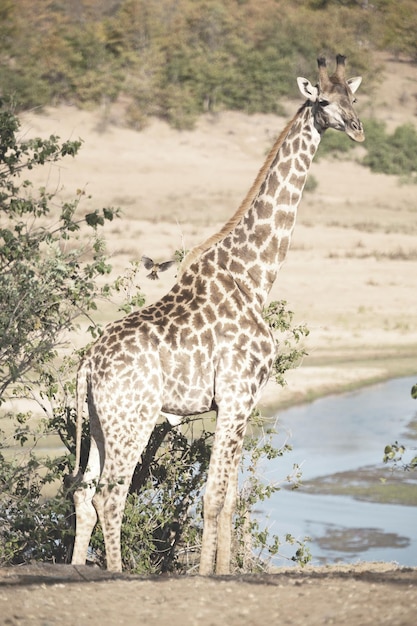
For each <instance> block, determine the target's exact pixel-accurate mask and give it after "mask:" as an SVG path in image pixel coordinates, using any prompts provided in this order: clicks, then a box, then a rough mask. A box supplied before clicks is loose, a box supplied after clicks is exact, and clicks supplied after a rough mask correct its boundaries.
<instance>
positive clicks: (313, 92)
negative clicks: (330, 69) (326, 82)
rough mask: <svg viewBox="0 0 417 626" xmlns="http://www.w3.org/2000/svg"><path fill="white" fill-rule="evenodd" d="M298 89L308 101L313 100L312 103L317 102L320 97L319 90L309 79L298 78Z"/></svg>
mask: <svg viewBox="0 0 417 626" xmlns="http://www.w3.org/2000/svg"><path fill="white" fill-rule="evenodd" d="M297 83H298V89H299V90H300V91H301V94H302V95H303V96H304V98H307V100H311V102H315V101H316V100H317V98H318V95H319V90H318V89H317V87H314V86H313V85H312V84H311V83H310V81H309V80H307V78H303V77H302V76H299V77H298V78H297Z"/></svg>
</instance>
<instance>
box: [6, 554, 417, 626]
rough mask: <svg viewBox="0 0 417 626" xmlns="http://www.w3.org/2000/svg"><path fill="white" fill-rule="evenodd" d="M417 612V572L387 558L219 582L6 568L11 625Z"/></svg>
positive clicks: (175, 623)
mask: <svg viewBox="0 0 417 626" xmlns="http://www.w3.org/2000/svg"><path fill="white" fill-rule="evenodd" d="M416 611H417V569H415V568H413V569H411V568H403V569H400V568H397V567H395V566H393V565H387V564H370V563H368V564H366V566H364V565H358V566H353V567H352V566H349V567H336V566H335V567H320V568H309V567H308V568H306V569H304V570H302V571H300V570H294V569H292V570H282V571H280V573H279V574H264V575H258V576H254V575H251V576H239V577H234V576H226V577H224V576H221V577H211V578H205V577H200V576H186V577H159V578H151V577H146V578H145V577H138V576H128V575H111V574H108V573H107V572H102V571H100V570H97V569H93V568H90V567H87V566H84V567H73V566H65V565H61V566H58V565H56V566H53V565H34V566H25V567H18V568H10V569H3V570H0V623H1V624H2V625H4V626H55V625H58V624H59V625H65V626H81V625H83V626H85V625H87V624H94V625H96V624H97V625H100V626H115V625H117V624H120V625H130V624H132V625H133V624H144V625H146V626H153V625H155V626H165V625H167V626H218V625H220V624H224V625H225V626H226V625H227V626H246V625H247V626H249V625H253V626H258V625H261V624H262V625H265V624H271V625H273V624H297V625H299V624H302V625H303V626H316V625H318V624H337V626H353V625H355V626H364V625H365V624H370V625H372V626H376V625H379V624H387V626H388V625H389V626H394V625H395V626H412V625H414V624H415V622H416Z"/></svg>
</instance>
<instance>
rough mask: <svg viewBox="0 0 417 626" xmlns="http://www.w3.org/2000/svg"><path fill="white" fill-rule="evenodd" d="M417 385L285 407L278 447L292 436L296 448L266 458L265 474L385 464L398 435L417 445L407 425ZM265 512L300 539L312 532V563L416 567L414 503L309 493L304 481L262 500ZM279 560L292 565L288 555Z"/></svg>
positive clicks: (263, 517)
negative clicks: (296, 468)
mask: <svg viewBox="0 0 417 626" xmlns="http://www.w3.org/2000/svg"><path fill="white" fill-rule="evenodd" d="M415 383H416V378H401V379H393V380H390V381H387V382H385V383H381V384H378V385H374V386H372V387H368V388H364V389H361V390H358V391H353V392H350V393H345V394H342V395H335V396H328V397H325V398H322V399H319V400H316V401H315V402H312V403H310V404H306V405H302V406H297V407H293V408H291V409H288V410H286V411H283V412H280V414H279V420H278V431H279V432H278V434H277V435H275V436H274V445H275V446H277V445H281V444H282V443H283V442H284V441H285V440H287V439H288V443H290V444H291V445H292V447H293V450H292V451H291V452H287V453H285V454H284V456H283V457H281V458H278V459H275V460H273V461H267V462H265V465H264V466H263V470H264V478H265V480H267V481H272V482H277V481H278V482H279V481H280V480H282V479H284V478H285V476H287V475H288V474H289V473H291V471H292V468H293V464H298V465H300V466H301V469H302V478H303V480H308V479H313V478H316V477H320V476H329V475H333V474H334V473H336V472H341V471H346V470H357V469H359V468H362V467H365V466H379V467H382V466H383V464H382V457H383V451H384V447H385V446H386V445H387V444H391V443H393V442H394V441H396V440H398V441H399V442H400V443H402V444H404V445H406V446H407V447H415V446H416V445H417V442H416V441H415V440H410V439H408V438H407V435H406V427H407V425H408V424H409V422H410V421H411V420H412V419H413V417H415V416H416V414H417V401H416V400H413V399H412V398H411V395H410V390H411V387H412V386H413V384H415ZM414 454H415V452H414ZM399 471H400V470H399ZM407 477H408V474H404V478H405V479H406V478H407ZM416 488H417V487H416ZM258 518H259V519H260V521H261V523H262V524H264V525H266V526H267V527H268V528H269V529H270V532H271V533H273V534H277V535H279V536H280V537H283V536H285V535H286V533H287V532H290V533H291V534H292V535H293V536H295V537H296V538H299V539H302V538H303V537H305V536H309V537H311V539H312V540H311V542H309V543H308V544H307V545H308V546H309V548H310V551H311V554H312V563H313V564H323V563H329V564H330V563H335V562H341V563H355V562H358V561H388V562H393V561H394V562H397V563H399V564H400V565H413V566H417V507H414V506H398V505H389V504H375V503H371V502H361V501H359V500H356V499H354V498H353V497H352V498H351V497H347V496H333V495H320V494H306V493H303V489H302V487H301V488H300V489H299V490H295V491H290V490H287V489H281V490H280V491H278V492H277V493H275V494H273V496H272V497H271V498H270V499H269V500H267V501H266V502H263V503H262V510H260V511H259V513H258ZM292 554H294V547H288V549H287V548H286V547H283V549H282V550H281V555H284V557H288V556H290V555H292ZM276 564H278V565H279V564H281V565H282V564H284V565H288V563H287V562H286V561H285V559H284V561H283V560H282V559H280V560H279V561H276Z"/></svg>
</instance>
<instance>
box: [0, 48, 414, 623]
mask: <svg viewBox="0 0 417 626" xmlns="http://www.w3.org/2000/svg"><path fill="white" fill-rule="evenodd" d="M386 61H387V60H386ZM416 79H417V67H416V66H410V65H407V64H405V63H394V62H392V61H387V73H386V80H385V81H384V83H383V85H382V86H381V87H380V89H379V90H378V91H377V92H376V93H374V94H373V95H372V98H370V97H362V98H360V102H359V105H358V109H359V112H360V114H361V116H362V117H367V116H368V117H369V116H370V115H371V114H375V115H377V116H378V117H379V118H381V119H384V120H386V121H387V123H388V124H389V126H390V128H392V127H394V126H395V125H396V124H398V123H403V122H405V121H412V122H413V123H415V122H416V109H417V102H416V95H417V82H416ZM297 106H298V103H294V102H292V103H290V102H289V103H288V104H287V110H288V118H289V117H290V116H291V115H292V114H293V112H295V110H296V108H297ZM112 115H113V119H112V120H111V123H110V124H109V125H108V126H107V127H106V128H105V130H103V125H102V120H101V119H100V116H99V115H98V114H97V113H92V112H87V111H82V112H80V111H77V110H75V109H73V108H71V107H62V108H59V109H54V110H50V111H47V112H45V113H43V114H42V115H35V113H30V114H27V115H25V116H24V118H23V127H22V132H24V133H25V134H27V135H42V136H45V135H48V134H50V133H55V134H58V135H60V136H61V138H62V139H67V138H70V137H72V138H78V137H81V138H82V139H83V140H84V147H83V149H82V151H81V154H80V156H79V157H77V159H76V160H75V161H65V162H63V163H62V164H59V166H53V167H51V168H49V169H48V170H44V171H43V172H42V173H41V175H40V177H38V179H37V182H40V183H42V184H45V183H47V184H48V188H49V189H54V188H56V189H58V190H59V193H60V195H61V196H62V197H64V198H73V197H74V194H75V192H76V190H77V189H78V188H85V190H86V192H87V194H91V195H92V199H91V200H90V199H88V198H87V197H86V198H85V199H84V200H83V201H82V205H81V209H82V210H85V211H87V210H89V209H90V208H97V207H100V206H109V205H113V206H120V207H122V209H123V217H122V219H120V220H118V221H117V222H116V223H113V224H111V225H109V226H108V227H107V231H106V237H107V240H108V247H109V250H110V251H111V253H112V255H113V263H114V267H115V272H120V271H122V270H123V269H124V268H126V267H127V266H128V264H129V262H130V261H132V260H135V259H139V258H140V257H141V256H142V254H146V255H148V256H150V257H152V258H154V259H156V260H159V261H161V260H167V259H169V258H171V257H172V255H173V253H174V251H175V250H176V249H177V248H180V247H181V246H185V247H186V248H190V247H191V246H192V245H194V244H195V243H198V242H200V241H201V240H202V239H204V238H205V237H206V236H208V235H209V234H211V233H212V232H213V231H214V230H215V229H217V228H218V227H219V226H220V225H221V224H222V223H223V222H224V221H225V220H226V219H227V217H228V216H230V214H231V213H232V212H233V211H234V210H235V209H236V208H237V206H238V205H239V203H240V201H241V200H242V198H243V196H244V195H245V194H246V192H247V190H248V189H249V187H250V185H251V183H252V181H253V179H254V178H255V175H256V172H257V171H258V169H259V167H260V166H261V164H262V161H263V158H264V155H265V153H266V151H267V149H268V147H269V146H270V144H271V142H272V140H273V138H274V137H275V136H276V135H277V134H278V133H279V131H280V130H281V128H282V127H283V126H284V123H285V120H284V119H280V118H276V117H273V116H264V115H254V116H252V117H245V116H243V115H241V114H237V113H227V112H225V113H221V114H219V115H217V116H215V117H213V116H212V117H205V118H203V119H201V120H200V122H199V123H198V125H197V128H196V130H195V131H193V132H181V133H180V132H177V131H174V130H172V129H170V128H168V127H167V126H166V125H165V124H163V123H162V122H159V121H155V122H153V123H152V124H150V126H149V127H148V128H147V129H146V130H145V131H143V132H141V133H135V132H133V131H130V130H128V129H126V128H123V127H122V126H120V125H119V124H118V109H117V107H114V109H113V112H112ZM346 140H347V139H346ZM347 141H348V140H347ZM360 154H361V153H360V149H358V152H357V157H358V158H359V157H360ZM311 175H312V176H314V177H315V178H316V180H317V181H318V187H317V189H316V191H315V192H313V193H307V194H305V196H304V199H303V201H302V205H301V208H300V213H299V219H298V224H297V226H296V232H295V236H294V240H293V246H292V248H291V250H290V253H289V255H288V259H287V262H286V265H285V266H284V268H283V269H282V271H281V273H280V276H279V279H278V281H277V283H276V285H275V287H274V291H273V293H272V298H274V299H285V300H287V301H288V303H289V307H290V308H291V309H292V310H293V311H295V313H296V320H297V321H299V322H304V321H305V322H306V323H307V324H308V326H309V327H310V330H311V333H310V336H309V338H308V340H307V346H306V347H307V349H308V351H309V353H310V356H309V357H308V358H306V360H305V362H304V363H303V364H302V366H301V367H300V368H299V369H298V370H296V371H294V372H292V373H291V374H290V376H289V377H288V383H289V384H288V386H287V388H286V389H285V390H284V391H280V390H279V389H277V388H276V387H271V388H269V389H268V391H267V393H266V395H265V398H264V402H265V403H266V404H268V405H271V404H272V405H274V406H278V405H279V404H285V403H294V402H298V401H301V400H304V399H308V398H311V397H313V396H315V395H319V394H323V393H325V392H329V391H334V390H340V389H343V388H346V387H349V386H355V385H358V384H363V383H366V382H369V381H371V380H376V379H381V378H385V377H388V376H391V375H400V374H416V375H417V363H416V347H417V295H416V288H415V280H416V273H417V246H416V235H417V219H416V217H417V186H401V185H399V182H398V180H397V179H396V178H393V177H388V176H384V175H373V174H371V173H369V172H368V171H367V170H366V169H364V168H363V167H360V166H359V165H358V164H357V163H355V162H354V161H349V162H343V161H338V160H319V161H318V162H316V163H315V164H314V165H313V168H312V172H311ZM174 280H175V271H174V270H172V271H168V272H166V273H165V274H162V275H161V279H160V281H158V282H155V283H154V282H152V281H149V280H147V279H146V278H145V270H144V269H143V268H142V269H141V271H140V275H139V283H140V285H141V287H142V288H143V290H144V291H145V293H146V295H147V298H148V302H150V301H152V300H154V299H156V298H157V297H158V296H160V295H162V294H163V293H165V291H166V290H167V289H168V288H169V287H170V286H171V284H172V283H173V281H174ZM100 313H101V316H102V318H103V319H108V318H110V317H111V316H112V315H113V313H112V312H111V311H107V310H102V311H101V312H100ZM74 341H75V342H77V343H81V342H82V341H84V338H83V337H77V338H74ZM88 581H91V582H88ZM416 583H417V571H416V570H415V569H413V570H409V569H396V568H395V567H393V566H390V565H386V564H380V565H371V564H365V565H358V566H357V567H355V568H351V567H349V568H342V569H341V568H319V569H309V568H307V569H306V570H304V571H303V572H300V571H298V570H297V571H295V570H291V571H290V572H288V571H282V572H280V573H279V574H276V575H270V576H262V577H252V576H250V577H244V578H234V577H230V578H219V579H215V578H208V579H205V578H200V577H189V578H181V579H180V578H160V579H152V578H137V577H136V578H134V577H120V576H117V577H110V578H109V577H107V575H106V574H104V573H100V572H97V571H96V570H92V569H84V568H77V569H76V570H75V569H72V568H70V567H60V566H56V567H52V566H50V567H46V566H39V567H35V566H34V567H29V568H26V567H25V568H13V569H10V570H3V571H0V623H1V624H8V625H10V626H25V625H26V624H31V625H39V626H50V625H55V624H65V625H77V626H78V625H79V624H102V625H103V626H107V625H108V626H110V625H112V624H158V625H163V624H171V625H172V626H177V625H178V626H180V625H181V626H186V625H187V624H196V625H198V626H200V625H205V624H207V625H208V624H213V625H214V624H216V625H217V624H220V623H222V624H227V625H228V626H234V625H236V626H237V625H239V626H240V625H241V624H256V625H257V624H265V623H268V624H275V623H282V624H303V625H306V626H309V625H313V624H338V625H344V624H346V625H348V624H349V626H350V625H351V624H355V625H358V626H360V625H362V624H372V625H375V624H390V625H393V624H395V625H405V624H407V625H408V624H409V625H411V624H414V623H415V620H416V608H417V590H416Z"/></svg>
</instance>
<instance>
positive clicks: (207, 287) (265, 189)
mask: <svg viewBox="0 0 417 626" xmlns="http://www.w3.org/2000/svg"><path fill="white" fill-rule="evenodd" d="M318 69H319V81H318V83H317V85H316V86H313V85H312V84H311V83H310V81H309V80H307V79H305V78H298V79H297V82H298V86H299V89H300V91H301V94H302V95H303V96H304V97H305V98H306V101H305V102H304V104H303V105H302V106H301V107H300V108H299V110H298V111H297V113H296V115H295V116H294V117H293V119H292V120H291V121H290V122H289V123H288V125H287V126H286V128H285V129H284V131H283V132H282V133H281V135H280V136H279V138H278V139H277V140H276V142H275V144H274V146H273V147H272V150H271V152H270V153H269V155H268V156H267V158H266V161H265V163H264V165H263V167H262V168H261V170H260V172H259V174H258V176H257V178H256V180H255V182H254V184H253V185H252V187H251V189H250V190H249V193H248V194H247V196H246V198H245V199H244V201H243V202H242V204H241V206H240V207H239V208H238V210H237V212H236V213H235V214H234V215H233V217H232V218H231V219H230V220H229V221H228V222H227V223H226V224H225V226H224V227H223V228H222V229H221V230H220V231H219V232H218V233H216V234H215V235H213V236H212V237H210V238H209V239H208V240H206V241H205V242H204V243H203V244H201V245H200V246H197V247H196V248H195V249H193V250H191V251H190V253H189V254H188V256H187V257H186V259H185V261H184V263H183V267H182V268H181V271H180V272H179V274H178V278H177V282H176V283H175V285H174V286H173V288H172V289H171V290H170V291H169V292H168V293H167V294H166V295H165V296H164V297H162V298H161V299H160V300H159V301H157V302H156V303H154V304H151V305H149V306H147V307H145V308H143V309H141V310H139V311H134V312H132V313H130V314H129V315H126V316H125V317H124V318H122V319H120V320H118V321H115V322H112V323H110V324H109V325H108V326H107V327H106V328H105V330H104V332H103V334H102V335H101V336H100V337H99V339H98V340H97V341H96V342H95V343H94V344H93V346H92V347H91V348H90V349H89V351H88V352H87V353H86V355H85V356H84V358H83V360H82V361H81V364H80V366H79V370H78V374H77V453H76V462H75V469H74V472H73V477H74V480H75V481H76V483H77V484H78V486H77V488H76V490H75V492H74V504H75V514H76V538H75V544H74V550H73V558H72V563H73V564H82V563H84V562H85V559H86V554H87V549H88V545H89V541H90V537H91V533H92V531H93V528H94V526H95V524H96V522H97V519H99V521H100V523H101V525H102V529H103V535H104V541H105V548H106V564H107V568H108V569H109V570H113V571H121V568H122V563H121V546H120V529H121V522H122V516H123V511H124V506H125V500H126V495H127V492H128V489H129V485H130V481H131V478H132V474H133V471H134V468H135V466H136V463H137V462H138V460H139V459H140V457H141V454H142V452H143V450H144V449H145V447H146V445H147V442H148V440H149V437H150V435H151V433H152V431H153V429H154V427H155V424H156V422H157V420H158V418H159V416H160V415H161V414H162V415H163V416H165V417H166V418H167V419H168V421H169V422H170V423H171V424H172V425H177V424H179V423H180V422H181V419H182V418H183V417H185V416H189V415H196V414H202V413H205V412H207V411H210V410H215V412H216V429H215V436H214V442H213V447H212V452H211V458H210V466H209V471H208V477H207V484H206V489H205V493H204V496H203V509H204V514H203V516H204V520H203V522H204V525H203V538H202V548H201V559H200V570H199V571H200V574H201V575H209V574H211V573H213V572H214V571H215V572H216V573H217V574H226V573H228V572H229V568H230V557H231V537H232V516H233V512H234V505H235V500H236V495H237V480H238V466H239V461H240V457H241V452H242V444H243V439H244V435H245V430H246V425H247V421H248V418H249V416H250V414H251V412H252V410H253V408H254V406H255V405H256V403H257V400H258V398H259V395H260V392H261V390H262V388H263V386H264V384H265V383H266V382H267V380H268V377H269V374H270V371H271V367H272V363H273V360H274V357H275V351H276V347H275V342H274V340H273V337H272V335H271V332H270V329H269V328H268V325H267V324H266V322H265V321H264V319H263V316H262V311H263V307H264V305H265V303H266V299H267V296H268V293H269V291H270V289H271V287H272V284H273V282H274V281H275V278H276V276H277V272H278V270H279V269H280V267H281V265H282V263H283V261H284V259H285V257H286V255H287V252H288V248H289V244H290V239H291V235H292V232H293V229H294V224H295V218H296V211H297V207H298V204H299V202H300V198H301V195H302V191H303V188H304V184H305V180H306V177H307V173H308V170H309V167H310V165H311V162H312V159H313V156H314V154H315V152H316V150H317V148H318V145H319V143H320V139H321V136H322V135H323V132H324V131H325V130H326V129H327V128H334V129H336V130H340V131H344V132H345V133H346V134H347V135H348V136H349V137H350V138H351V139H353V140H355V141H359V142H361V141H363V140H364V132H363V128H362V124H361V122H360V120H359V119H358V117H357V115H356V113H355V111H354V108H353V103H354V102H355V98H354V95H353V94H354V93H355V92H356V90H357V88H358V87H359V85H360V82H361V77H356V78H351V79H349V80H347V79H346V77H345V57H344V56H342V55H338V56H337V58H336V70H335V72H334V73H333V74H332V75H331V76H329V74H328V71H327V65H326V60H325V58H319V59H318ZM86 398H87V404H88V412H89V419H90V436H91V441H90V452H89V459H88V463H87V467H86V470H85V473H84V475H83V473H82V470H81V469H80V442H81V421H82V413H83V408H84V402H85V399H86ZM98 485H99V488H97V486H98Z"/></svg>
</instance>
